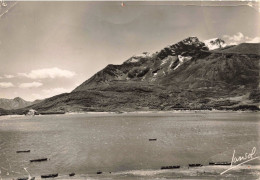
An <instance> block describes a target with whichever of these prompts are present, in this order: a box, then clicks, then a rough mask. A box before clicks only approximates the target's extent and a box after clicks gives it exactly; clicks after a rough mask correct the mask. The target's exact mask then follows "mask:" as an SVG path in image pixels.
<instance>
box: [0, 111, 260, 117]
mask: <svg viewBox="0 0 260 180" xmlns="http://www.w3.org/2000/svg"><path fill="white" fill-rule="evenodd" d="M258 112H259V111H252V110H244V111H242V110H240V111H234V110H173V111H152V110H151V111H120V112H117V111H111V112H110V111H106V112H104V111H96V112H94V111H89V112H86V111H77V112H65V113H60V112H57V113H55V112H52V113H50V114H48V113H43V114H41V113H40V114H37V115H34V116H51V115H55V116H57V115H59V116H60V115H84V114H85V115H136V114H139V115H145V114H156V115H159V114H182V113H183V114H189V113H194V114H196V113H198V114H200V113H201V114H205V113H258ZM34 116H31V115H25V114H23V115H22V114H21V115H19V114H10V115H0V117H5V118H6V117H8V118H16V117H17V118H18V117H34ZM0 119H1V118H0Z"/></svg>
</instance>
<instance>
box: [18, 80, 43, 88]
mask: <svg viewBox="0 0 260 180" xmlns="http://www.w3.org/2000/svg"><path fill="white" fill-rule="evenodd" d="M40 86H42V83H40V82H31V83H22V84H20V85H19V87H20V88H23V89H26V88H36V87H40Z"/></svg>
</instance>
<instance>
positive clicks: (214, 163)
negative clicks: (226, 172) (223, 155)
mask: <svg viewBox="0 0 260 180" xmlns="http://www.w3.org/2000/svg"><path fill="white" fill-rule="evenodd" d="M209 165H221V166H229V165H231V163H230V162H209Z"/></svg>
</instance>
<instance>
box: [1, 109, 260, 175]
mask: <svg viewBox="0 0 260 180" xmlns="http://www.w3.org/2000/svg"><path fill="white" fill-rule="evenodd" d="M259 137H260V113H257V112H206V111H205V112H164V113H161V112H160V113H159V112H157V113H155V112H149V113H127V114H125V113H124V114H109V113H88V114H65V115H46V116H34V117H27V116H17V117H7V116H5V117H0V170H1V174H0V176H1V178H2V179H12V178H18V177H26V176H28V173H29V174H30V175H31V176H35V177H36V179H40V175H42V174H50V173H59V177H58V178H57V179H131V180H132V179H176V178H180V179H237V178H238V177H239V178H240V179H257V178H259V177H260V173H259V170H260V161H259V159H255V160H252V161H249V162H247V163H246V164H244V165H242V166H238V167H236V168H234V169H232V170H230V171H228V172H226V173H225V174H223V175H220V173H221V172H222V171H224V170H226V169H228V168H229V166H209V165H208V164H209V162H231V159H232V155H233V153H234V150H235V154H236V156H239V155H241V156H244V155H245V153H250V152H251V151H252V149H253V148H254V147H255V148H256V153H255V155H254V156H255V157H256V156H258V155H260V153H259V151H260V143H259V140H260V139H259ZM149 139H156V141H149ZM18 150H31V152H30V153H16V151H18ZM37 158H48V161H46V162H34V163H30V162H29V160H31V159H37ZM241 162H242V161H241ZM191 163H200V164H203V166H202V167H195V168H188V164H191ZM237 164H238V163H237ZM169 165H180V166H181V168H180V169H173V170H160V168H161V166H169ZM24 168H26V169H27V171H28V172H26V170H25V169H24ZM97 171H102V172H103V173H102V174H100V175H98V174H96V172H97ZM71 172H75V173H76V176H75V177H73V178H72V177H69V176H68V174H69V173H71Z"/></svg>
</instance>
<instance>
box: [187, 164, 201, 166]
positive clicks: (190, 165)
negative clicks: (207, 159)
mask: <svg viewBox="0 0 260 180" xmlns="http://www.w3.org/2000/svg"><path fill="white" fill-rule="evenodd" d="M201 166H203V165H202V164H189V167H201Z"/></svg>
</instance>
